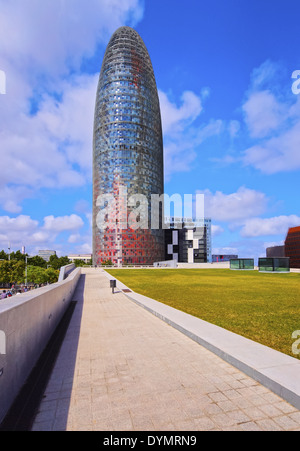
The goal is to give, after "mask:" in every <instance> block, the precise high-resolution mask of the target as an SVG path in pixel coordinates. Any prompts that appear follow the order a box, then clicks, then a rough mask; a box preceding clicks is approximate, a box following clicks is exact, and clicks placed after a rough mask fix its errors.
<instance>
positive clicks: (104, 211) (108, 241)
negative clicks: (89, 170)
mask: <svg viewBox="0 0 300 451" xmlns="http://www.w3.org/2000/svg"><path fill="white" fill-rule="evenodd" d="M93 147H94V149H93V153H94V155H93V263H94V265H100V264H101V263H102V262H105V261H108V260H111V261H112V263H113V264H114V265H118V266H121V265H123V264H125V265H126V264H127V265H152V264H153V262H155V261H161V260H164V231H163V230H162V227H161V226H160V227H159V228H155V229H151V214H152V215H154V212H153V211H151V195H152V194H157V195H161V194H163V192H164V184H163V140H162V126H161V114H160V106H159V99H158V93H157V87H156V82H155V77H154V72H153V68H152V64H151V60H150V57H149V54H148V51H147V49H146V47H145V44H144V42H143V40H142V38H141V37H140V36H139V34H138V33H137V32H136V31H135V30H133V29H132V28H129V27H121V28H119V29H118V30H117V31H116V32H115V33H114V34H113V36H112V37H111V39H110V42H109V44H108V46H107V49H106V52H105V56H104V60H103V64H102V68H101V73H100V78H99V84H98V89H97V97H96V107H95V122H94V145H93ZM141 195H142V196H141ZM142 207H143V208H142ZM156 214H159V213H157V212H156ZM160 215H161V213H160Z"/></svg>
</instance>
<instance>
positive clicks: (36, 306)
mask: <svg viewBox="0 0 300 451" xmlns="http://www.w3.org/2000/svg"><path fill="white" fill-rule="evenodd" d="M80 274H81V269H80V268H78V269H76V270H74V271H73V272H72V273H71V274H70V275H69V277H68V278H67V279H66V280H64V281H62V282H57V283H55V284H52V285H48V286H46V287H43V288H39V289H37V290H34V291H31V292H28V293H24V294H20V295H16V296H13V297H11V298H8V299H5V300H0V331H1V334H0V340H1V343H0V423H1V422H2V421H3V419H4V417H5V415H6V414H7V412H8V410H9V408H10V407H11V405H12V403H13V402H14V400H15V398H16V396H17V395H18V393H19V392H20V389H21V388H22V386H23V385H24V383H25V382H26V380H27V378H28V376H29V375H30V373H31V371H32V369H33V368H34V366H35V364H36V363H37V361H38V359H39V357H40V356H41V354H42V352H43V350H44V349H45V347H46V345H47V343H48V341H49V339H50V338H51V336H52V334H53V332H54V331H55V329H56V327H57V326H58V324H59V322H60V320H61V318H62V317H63V315H64V313H65V311H66V310H67V308H68V306H69V304H70V301H71V299H72V296H73V293H74V290H75V288H76V285H77V283H78V280H79V277H80ZM3 351H4V352H3Z"/></svg>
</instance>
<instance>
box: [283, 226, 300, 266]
mask: <svg viewBox="0 0 300 451" xmlns="http://www.w3.org/2000/svg"><path fill="white" fill-rule="evenodd" d="M284 245H285V256H286V257H289V259H290V268H300V226H299V227H291V228H290V229H289V231H288V233H287V236H286V239H285V244H284Z"/></svg>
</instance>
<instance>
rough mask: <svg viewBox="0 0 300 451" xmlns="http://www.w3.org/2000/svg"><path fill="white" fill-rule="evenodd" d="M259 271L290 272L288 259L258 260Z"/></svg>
mask: <svg viewBox="0 0 300 451" xmlns="http://www.w3.org/2000/svg"><path fill="white" fill-rule="evenodd" d="M258 267H259V271H263V272H290V259H289V258H259V260H258Z"/></svg>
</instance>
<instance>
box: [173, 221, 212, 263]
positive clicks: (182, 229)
mask: <svg viewBox="0 0 300 451" xmlns="http://www.w3.org/2000/svg"><path fill="white" fill-rule="evenodd" d="M165 223H166V224H168V228H166V229H165V246H166V247H165V260H176V261H177V262H179V263H211V261H212V255H211V219H207V218H206V219H195V218H174V217H168V218H165Z"/></svg>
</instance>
